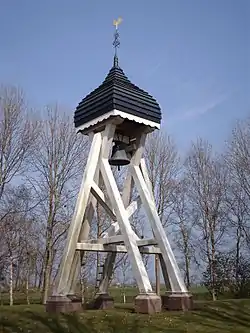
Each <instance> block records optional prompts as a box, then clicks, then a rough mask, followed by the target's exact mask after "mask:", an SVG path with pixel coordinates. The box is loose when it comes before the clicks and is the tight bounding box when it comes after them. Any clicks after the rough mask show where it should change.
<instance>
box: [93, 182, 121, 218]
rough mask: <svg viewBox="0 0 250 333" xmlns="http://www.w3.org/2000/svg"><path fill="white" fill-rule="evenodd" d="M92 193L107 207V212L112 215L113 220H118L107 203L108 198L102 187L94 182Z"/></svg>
mask: <svg viewBox="0 0 250 333" xmlns="http://www.w3.org/2000/svg"><path fill="white" fill-rule="evenodd" d="M91 193H92V194H93V195H94V196H95V198H96V199H97V201H98V202H99V204H100V205H101V206H102V207H103V208H104V209H105V211H106V212H107V214H108V215H109V216H110V217H111V219H112V220H114V221H116V216H115V214H114V212H113V210H112V209H110V207H109V205H108V204H107V203H106V198H105V195H104V193H103V192H102V190H101V189H100V187H99V186H98V185H97V184H96V183H95V182H93V183H92V186H91Z"/></svg>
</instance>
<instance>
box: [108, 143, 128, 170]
mask: <svg viewBox="0 0 250 333" xmlns="http://www.w3.org/2000/svg"><path fill="white" fill-rule="evenodd" d="M126 146H127V145H126V144H124V143H123V142H119V141H116V142H115V145H114V146H113V149H112V154H111V158H110V159H109V164H110V165H114V166H118V167H120V166H125V165H128V164H129V163H130V158H129V156H128V154H127V153H126Z"/></svg>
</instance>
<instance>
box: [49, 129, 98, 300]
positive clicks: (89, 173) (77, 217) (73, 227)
mask: <svg viewBox="0 0 250 333" xmlns="http://www.w3.org/2000/svg"><path fill="white" fill-rule="evenodd" d="M101 144H102V136H101V133H95V135H94V137H93V141H92V145H91V149H90V152H89V158H88V161H87V165H86V168H85V171H84V175H83V179H82V184H81V188H80V192H79V195H78V198H77V203H76V207H75V211H74V215H73V218H72V221H71V224H70V227H69V230H68V235H67V241H66V245H65V250H64V253H63V257H62V261H61V265H60V269H59V274H58V278H57V283H56V290H55V292H54V295H58V296H59V295H67V293H68V292H69V290H67V288H68V287H69V285H68V281H69V275H70V270H71V267H72V263H73V259H74V255H75V250H76V244H77V241H78V239H79V234H80V230H81V226H82V219H83V216H84V214H85V211H86V207H87V203H88V200H89V194H90V189H91V184H92V182H93V179H94V175H95V172H96V169H97V164H98V160H99V155H100V149H101Z"/></svg>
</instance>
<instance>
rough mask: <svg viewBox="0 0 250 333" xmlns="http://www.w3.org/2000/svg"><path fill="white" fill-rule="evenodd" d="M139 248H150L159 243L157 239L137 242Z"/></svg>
mask: <svg viewBox="0 0 250 333" xmlns="http://www.w3.org/2000/svg"><path fill="white" fill-rule="evenodd" d="M137 245H138V246H149V245H157V241H156V240H155V239H153V238H152V239H140V240H138V241H137Z"/></svg>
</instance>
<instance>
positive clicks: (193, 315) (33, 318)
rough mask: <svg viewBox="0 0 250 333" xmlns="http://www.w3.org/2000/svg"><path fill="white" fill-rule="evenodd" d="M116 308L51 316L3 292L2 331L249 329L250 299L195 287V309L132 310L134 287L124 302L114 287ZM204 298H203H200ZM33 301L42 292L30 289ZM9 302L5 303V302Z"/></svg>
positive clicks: (241, 332) (208, 332) (242, 332)
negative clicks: (212, 295)
mask: <svg viewBox="0 0 250 333" xmlns="http://www.w3.org/2000/svg"><path fill="white" fill-rule="evenodd" d="M111 294H112V295H113V297H114V298H115V301H116V305H115V309H113V310H109V311H94V310H86V311H85V312H83V313H81V314H78V315H60V316H51V315H49V314H47V313H46V312H45V307H44V306H43V305H40V304H32V305H29V306H28V305H25V302H26V299H25V295H24V294H21V293H19V294H18V293H15V298H14V304H15V305H14V306H12V307H10V306H8V305H7V301H8V294H5V295H2V298H1V304H4V305H0V333H2V332H11V333H18V332H26V333H32V332H35V333H47V332H51V333H66V332H70V333H80V332H83V333H88V332H91V333H108V332H119V333H123V332H124V333H125V332H133V333H139V332H143V333H147V332H148V333H155V332H159V333H160V332H169V333H174V332H175V333H181V332H190V333H195V332H202V333H217V332H220V333H223V332H225V333H226V332H227V333H230V332H234V333H248V332H250V299H246V300H220V301H216V302H213V301H211V300H206V298H208V296H209V295H207V291H206V290H204V289H202V288H200V289H196V290H193V294H195V299H196V300H195V309H194V310H193V311H191V312H186V313H183V312H167V311H165V312H162V313H160V314H157V315H154V316H148V315H138V314H135V313H133V303H131V302H132V301H133V297H134V296H135V294H136V290H135V289H134V288H126V296H127V302H128V303H127V304H122V303H121V301H122V300H123V297H122V294H123V290H121V289H119V288H111ZM201 299H202V300H201ZM30 301H31V302H32V303H39V294H37V293H31V295H30ZM5 304H6V305H5Z"/></svg>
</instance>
